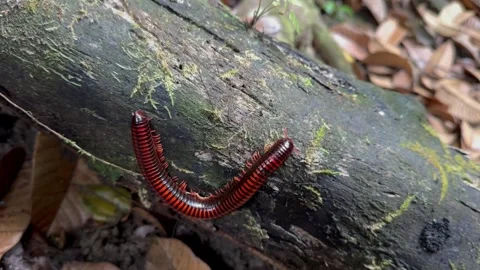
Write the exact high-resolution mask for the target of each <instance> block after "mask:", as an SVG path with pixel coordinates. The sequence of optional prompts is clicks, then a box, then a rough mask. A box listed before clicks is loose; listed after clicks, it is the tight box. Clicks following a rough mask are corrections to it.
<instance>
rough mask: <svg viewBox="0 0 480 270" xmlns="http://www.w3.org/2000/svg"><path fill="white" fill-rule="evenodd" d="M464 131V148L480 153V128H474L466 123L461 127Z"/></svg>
mask: <svg viewBox="0 0 480 270" xmlns="http://www.w3.org/2000/svg"><path fill="white" fill-rule="evenodd" d="M460 128H461V131H462V148H466V149H469V150H473V151H477V152H480V126H479V125H477V126H475V127H474V126H473V125H471V124H469V123H467V122H465V121H463V122H462V124H461V125H460Z"/></svg>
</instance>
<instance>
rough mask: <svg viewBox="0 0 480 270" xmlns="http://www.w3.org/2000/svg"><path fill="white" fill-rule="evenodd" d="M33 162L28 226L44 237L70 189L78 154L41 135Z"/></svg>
mask: <svg viewBox="0 0 480 270" xmlns="http://www.w3.org/2000/svg"><path fill="white" fill-rule="evenodd" d="M34 159H35V167H34V170H33V190H32V221H31V222H32V225H33V226H34V227H35V229H36V230H38V231H39V232H41V233H44V234H46V233H47V232H48V230H49V228H50V225H51V224H52V222H53V220H54V219H55V216H56V215H57V212H58V209H59V208H60V205H61V203H62V201H63V199H64V197H65V195H66V193H67V190H68V187H69V186H70V179H71V177H72V175H73V171H74V169H75V164H76V160H77V154H76V153H75V152H74V151H73V150H70V149H69V148H66V147H64V146H63V142H62V141H60V139H58V138H57V137H54V136H52V135H49V134H46V133H43V132H40V134H39V135H38V136H37V143H36V147H35V155H34Z"/></svg>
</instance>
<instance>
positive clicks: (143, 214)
mask: <svg viewBox="0 0 480 270" xmlns="http://www.w3.org/2000/svg"><path fill="white" fill-rule="evenodd" d="M132 214H133V218H134V220H135V221H136V222H137V224H143V221H146V222H147V223H148V224H152V225H153V226H155V227H156V228H157V229H158V230H159V231H160V233H161V234H162V235H163V236H166V235H167V232H166V231H165V228H163V226H162V224H160V222H158V220H157V219H156V218H155V217H154V216H152V215H151V214H150V213H149V212H148V211H145V210H144V209H142V208H139V207H133V208H132Z"/></svg>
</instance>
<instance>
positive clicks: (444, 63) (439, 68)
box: [424, 40, 455, 78]
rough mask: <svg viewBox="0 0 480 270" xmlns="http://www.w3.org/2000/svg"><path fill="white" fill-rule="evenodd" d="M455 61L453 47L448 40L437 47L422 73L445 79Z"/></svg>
mask: <svg viewBox="0 0 480 270" xmlns="http://www.w3.org/2000/svg"><path fill="white" fill-rule="evenodd" d="M454 60H455V47H454V46H453V42H452V41H451V40H448V41H446V42H444V43H443V44H442V45H440V47H438V48H437V49H436V50H435V51H434V52H433V54H432V56H431V57H430V59H429V61H428V63H427V65H426V66H425V70H424V72H425V73H426V74H428V75H431V76H436V77H438V78H446V77H447V75H448V74H449V72H450V69H451V68H452V65H453V62H454Z"/></svg>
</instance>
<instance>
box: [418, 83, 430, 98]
mask: <svg viewBox="0 0 480 270" xmlns="http://www.w3.org/2000/svg"><path fill="white" fill-rule="evenodd" d="M413 92H415V93H417V94H419V95H420V96H422V97H427V98H431V97H433V93H432V92H430V91H428V90H427V89H425V88H423V87H421V86H419V85H415V86H414V87H413Z"/></svg>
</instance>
